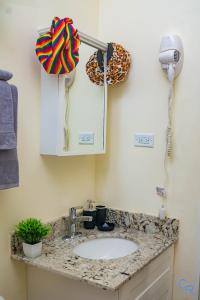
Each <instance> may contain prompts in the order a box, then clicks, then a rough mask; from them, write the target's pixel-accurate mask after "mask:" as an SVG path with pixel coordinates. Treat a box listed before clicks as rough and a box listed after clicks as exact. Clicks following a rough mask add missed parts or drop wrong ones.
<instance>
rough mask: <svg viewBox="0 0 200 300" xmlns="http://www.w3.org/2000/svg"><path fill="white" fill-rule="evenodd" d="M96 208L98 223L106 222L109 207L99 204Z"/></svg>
mask: <svg viewBox="0 0 200 300" xmlns="http://www.w3.org/2000/svg"><path fill="white" fill-rule="evenodd" d="M96 210H97V215H96V225H97V226H99V225H102V224H104V223H105V222H106V213H107V208H106V207H105V206H104V205H97V206H96Z"/></svg>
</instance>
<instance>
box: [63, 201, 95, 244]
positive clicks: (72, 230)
mask: <svg viewBox="0 0 200 300" xmlns="http://www.w3.org/2000/svg"><path fill="white" fill-rule="evenodd" d="M78 209H79V210H80V209H83V207H82V206H76V207H71V208H70V209H69V224H68V234H67V235H65V236H64V237H63V239H64V240H67V239H73V238H74V237H75V236H77V235H80V234H81V232H78V231H77V225H78V224H79V223H80V222H85V221H89V222H90V221H92V217H90V216H79V217H78V216H77V210H78Z"/></svg>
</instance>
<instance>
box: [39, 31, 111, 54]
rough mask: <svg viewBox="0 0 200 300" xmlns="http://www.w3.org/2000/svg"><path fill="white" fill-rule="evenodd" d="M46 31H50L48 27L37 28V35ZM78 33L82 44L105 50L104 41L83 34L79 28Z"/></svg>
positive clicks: (106, 45)
mask: <svg viewBox="0 0 200 300" xmlns="http://www.w3.org/2000/svg"><path fill="white" fill-rule="evenodd" d="M48 31H50V27H45V28H41V29H39V30H38V33H39V35H42V34H44V33H46V32H48ZM78 34H79V37H80V40H81V42H83V43H84V44H86V45H89V46H91V47H93V48H96V49H99V50H102V51H104V52H106V51H107V48H108V44H107V43H104V42H102V41H100V40H98V39H95V38H93V37H92V36H90V35H88V34H85V33H83V32H81V31H79V30H78Z"/></svg>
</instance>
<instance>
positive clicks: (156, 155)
mask: <svg viewBox="0 0 200 300" xmlns="http://www.w3.org/2000/svg"><path fill="white" fill-rule="evenodd" d="M99 28H100V33H101V38H102V39H103V40H105V41H116V42H119V43H122V44H123V45H124V46H125V47H126V48H127V49H128V50H129V51H130V52H131V54H132V58H133V64H132V68H131V72H130V76H129V78H128V80H127V81H126V82H125V83H123V84H121V85H120V86H118V87H115V88H110V91H109V112H108V115H109V120H108V149H107V150H108V151H107V154H106V155H105V156H101V157H98V158H97V160H96V194H97V199H98V200H103V201H105V202H106V203H107V204H108V205H109V206H112V207H117V208H122V209H127V210H130V211H138V212H146V213H152V214H155V215H157V214H158V210H159V207H160V205H161V201H160V199H159V197H158V196H157V195H156V193H155V187H156V186H157V185H162V184H163V156H164V142H165V140H164V130H165V127H166V120H167V94H168V83H167V80H166V78H165V77H164V75H163V73H162V71H161V68H160V65H159V62H158V53H159V45H160V40H161V37H162V35H165V34H168V33H178V34H180V36H181V37H182V39H183V42H184V49H185V61H184V68H183V71H182V73H181V75H180V77H179V78H178V80H177V83H176V100H175V105H174V114H175V117H174V119H175V120H174V137H175V157H174V160H173V162H172V163H171V165H170V184H169V199H168V214H169V216H174V217H177V218H179V219H180V222H181V223H180V240H179V243H178V246H177V249H176V261H175V281H174V300H185V299H197V295H186V294H184V293H183V292H182V290H180V289H179V288H178V287H177V285H176V283H177V281H178V280H179V279H181V278H185V279H187V280H188V281H189V282H191V283H194V285H195V288H196V289H197V286H198V282H197V269H198V268H197V242H196V241H197V205H198V202H199V197H200V184H199V174H200V173H199V171H200V158H199V155H200V138H199V136H200V122H199V120H200V109H199V108H200V79H199V78H200V77H199V70H200V60H199V59H198V56H199V53H200V36H199V28H200V2H199V1H198V0H191V1H188V0H177V1H174V0H169V1H160V0H153V1H141V0H134V1H133V0H125V1H119V0H110V1H107V0H101V1H100V26H99ZM135 132H154V133H155V148H153V149H144V148H135V147H134V146H133V135H134V133H135Z"/></svg>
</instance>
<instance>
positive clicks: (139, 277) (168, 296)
mask: <svg viewBox="0 0 200 300" xmlns="http://www.w3.org/2000/svg"><path fill="white" fill-rule="evenodd" d="M173 256H174V246H171V247H170V248H168V249H167V250H165V251H164V252H163V253H162V254H160V255H159V256H158V257H157V258H155V259H154V260H152V261H151V262H150V263H149V264H148V265H146V266H145V267H144V268H143V269H141V270H140V271H138V272H137V273H136V274H135V276H133V277H132V278H131V279H130V280H129V281H127V282H126V283H125V284H123V285H122V286H121V287H120V288H119V289H118V290H116V291H110V290H103V289H102V288H99V287H95V286H92V285H89V284H88V283H87V282H84V279H82V281H81V279H80V281H79V280H78V278H77V280H73V279H69V278H66V277H64V276H61V275H59V274H58V275H57V274H54V273H52V272H48V271H44V270H41V269H38V268H34V267H28V273H27V274H28V300H44V299H45V300H46V299H48V300H86V299H87V300H94V299H95V300H172V279H173Z"/></svg>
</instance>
